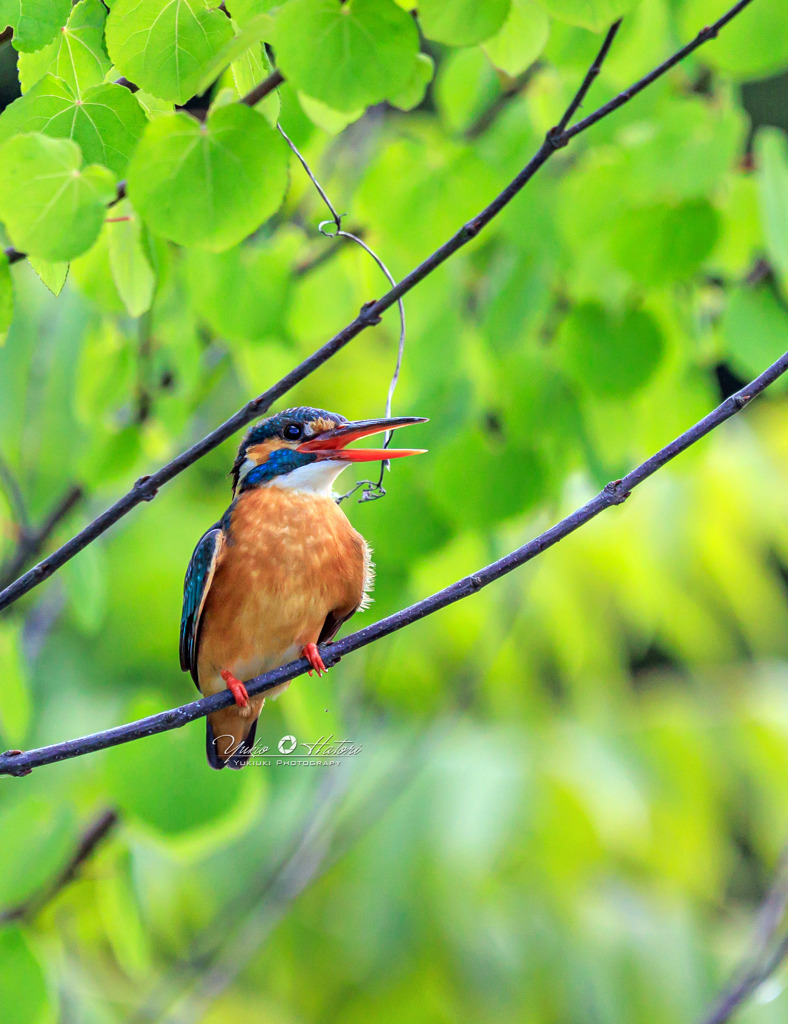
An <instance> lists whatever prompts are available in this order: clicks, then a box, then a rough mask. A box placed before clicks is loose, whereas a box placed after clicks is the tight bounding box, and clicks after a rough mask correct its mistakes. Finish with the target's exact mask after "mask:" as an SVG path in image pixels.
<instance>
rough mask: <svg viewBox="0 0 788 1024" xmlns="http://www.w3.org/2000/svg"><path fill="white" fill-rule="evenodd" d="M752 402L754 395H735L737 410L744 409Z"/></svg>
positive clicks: (734, 400)
mask: <svg viewBox="0 0 788 1024" xmlns="http://www.w3.org/2000/svg"><path fill="white" fill-rule="evenodd" d="M751 400H752V395H734V396H733V403H734V405H735V406H736V408H737V409H743V408H744V406H745V405H746V404H747V403H748V402H749V401H751Z"/></svg>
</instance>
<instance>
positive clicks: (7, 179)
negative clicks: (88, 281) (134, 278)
mask: <svg viewBox="0 0 788 1024" xmlns="http://www.w3.org/2000/svg"><path fill="white" fill-rule="evenodd" d="M114 196H115V181H114V179H113V177H112V175H111V174H110V172H109V171H108V170H107V169H106V168H104V167H97V166H95V165H91V166H90V167H84V168H83V167H82V154H81V153H80V151H79V147H78V146H77V145H76V143H74V142H72V141H71V140H69V139H50V138H48V137H47V136H45V135H15V136H14V137H13V138H11V139H8V141H6V142H5V143H3V145H2V146H0V218H1V219H2V220H3V221H4V222H5V225H6V228H7V230H8V234H9V236H10V238H11V242H12V243H13V245H14V246H15V247H16V248H17V249H21V250H22V251H23V252H29V253H31V254H32V255H33V256H41V257H43V258H44V259H47V260H53V261H58V260H70V259H72V258H73V257H74V256H78V255H79V254H80V253H82V252H85V250H86V249H89V248H90V246H91V245H92V244H93V242H95V240H96V238H97V237H98V234H99V232H100V231H101V225H102V224H103V223H104V217H105V216H106V206H107V203H108V202H109V201H110V200H111V199H112V198H113V197H114Z"/></svg>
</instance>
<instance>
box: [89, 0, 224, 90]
mask: <svg viewBox="0 0 788 1024" xmlns="http://www.w3.org/2000/svg"><path fill="white" fill-rule="evenodd" d="M106 36H107V48H108V50H109V55H110V57H111V58H112V61H113V63H114V64H115V66H116V67H117V69H118V70H119V71H120V73H121V74H122V75H125V77H126V78H128V79H129V80H130V81H132V82H135V83H136V84H137V85H138V86H139V87H140V88H141V89H146V90H147V91H148V92H150V93H152V94H153V95H154V96H158V97H159V98H160V99H163V100H172V101H173V102H175V103H185V102H186V101H187V100H188V99H190V98H191V97H192V96H193V95H194V94H195V92H196V91H197V89H198V86H199V83H200V82H201V81H202V78H203V74H204V69H205V66H206V65H208V64H209V63H210V62H211V61H213V59H214V58H215V57H216V55H217V54H218V53H219V51H220V50H221V49H222V47H223V46H225V45H226V44H227V43H228V42H229V41H230V40H231V39H232V38H233V29H232V25H231V24H230V20H229V18H228V17H227V16H226V15H225V14H224V13H223V12H222V11H219V10H208V9H207V8H206V5H205V3H203V2H202V0H170V2H169V3H166V4H162V2H161V0H116V2H115V3H113V5H112V10H111V11H110V13H109V17H108V18H107V33H106Z"/></svg>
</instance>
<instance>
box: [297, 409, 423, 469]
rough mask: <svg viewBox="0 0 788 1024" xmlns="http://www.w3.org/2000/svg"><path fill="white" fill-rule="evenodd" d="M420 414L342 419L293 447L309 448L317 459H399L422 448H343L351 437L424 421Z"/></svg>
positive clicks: (359, 436)
mask: <svg viewBox="0 0 788 1024" xmlns="http://www.w3.org/2000/svg"><path fill="white" fill-rule="evenodd" d="M426 422H427V420H426V419H425V418H424V417H423V416H393V417H389V418H388V419H386V418H383V419H379V420H356V421H355V423H342V424H341V425H340V426H338V427H336V428H335V429H334V430H324V431H323V432H322V433H320V434H318V435H317V437H313V438H311V439H310V440H308V441H304V442H303V443H302V444H299V445H298V446H297V447H296V449H295V450H296V451H297V452H309V454H310V455H313V456H314V457H315V458H316V459H320V460H322V459H333V460H334V461H336V462H379V461H380V460H381V459H401V458H404V456H406V455H423V454H424V453H425V452H426V449H425V448H346V447H345V446H346V445H348V444H350V443H351V442H352V441H357V440H358V439H359V438H362V437H369V435H370V434H381V433H383V431H384V430H396V429H397V427H408V426H410V425H411V424H413V423H426Z"/></svg>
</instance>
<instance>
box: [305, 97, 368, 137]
mask: <svg viewBox="0 0 788 1024" xmlns="http://www.w3.org/2000/svg"><path fill="white" fill-rule="evenodd" d="M297 95H298V102H299V103H300V104H301V109H302V110H303V112H304V113H305V114H306V116H307V117H308V118H309V120H310V121H311V122H312V124H316V125H317V127H318V128H321V129H322V130H323V131H324V132H326V134H327V135H339V133H340V132H343V131H344V130H345V129H346V128H347V126H348V125H349V124H352V123H353V122H354V121H358V119H359V118H360V117H363V116H364V108H363V107H358V108H357V109H356V110H346V111H342V110H335V109H334V107H329V106H328V105H327V104H325V103H321V102H320V100H316V99H314V98H313V97H312V96H307V94H306V93H305V92H299V93H298V94H297Z"/></svg>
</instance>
